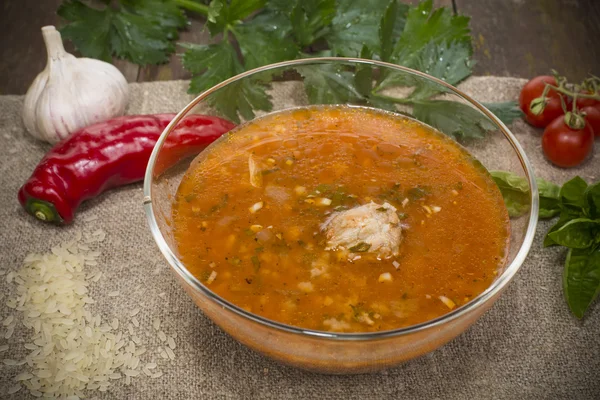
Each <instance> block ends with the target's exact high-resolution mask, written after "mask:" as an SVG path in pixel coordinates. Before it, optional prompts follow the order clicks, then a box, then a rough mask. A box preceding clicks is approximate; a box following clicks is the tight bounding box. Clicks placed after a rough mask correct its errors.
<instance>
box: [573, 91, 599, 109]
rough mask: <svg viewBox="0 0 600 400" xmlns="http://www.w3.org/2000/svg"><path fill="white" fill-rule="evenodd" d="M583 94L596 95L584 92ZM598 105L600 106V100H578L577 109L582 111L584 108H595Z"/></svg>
mask: <svg viewBox="0 0 600 400" xmlns="http://www.w3.org/2000/svg"><path fill="white" fill-rule="evenodd" d="M582 93H586V94H594V92H582ZM597 104H600V102H599V101H598V100H594V99H577V108H578V109H580V110H581V109H582V108H583V107H588V106H595V105H597Z"/></svg>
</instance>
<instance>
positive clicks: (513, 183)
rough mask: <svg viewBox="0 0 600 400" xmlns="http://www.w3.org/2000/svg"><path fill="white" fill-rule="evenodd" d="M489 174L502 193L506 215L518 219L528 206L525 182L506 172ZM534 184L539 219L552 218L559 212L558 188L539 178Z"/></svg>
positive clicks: (527, 189) (523, 179)
mask: <svg viewBox="0 0 600 400" xmlns="http://www.w3.org/2000/svg"><path fill="white" fill-rule="evenodd" d="M490 174H491V175H492V178H493V179H494V182H496V185H498V188H499V189H500V192H501V193H502V197H503V198H504V204H506V209H507V210H508V215H509V216H511V217H519V216H521V215H523V214H524V213H526V212H527V211H528V210H529V204H530V199H529V184H528V183H527V180H526V179H525V178H523V177H520V176H517V175H515V174H513V173H512V172H508V171H491V172H490ZM536 182H537V184H538V192H539V199H540V212H539V215H540V218H552V217H554V216H555V215H557V214H558V213H559V212H560V203H559V201H558V194H559V191H560V187H559V186H558V185H555V184H554V183H552V182H548V181H546V180H544V179H541V178H537V179H536Z"/></svg>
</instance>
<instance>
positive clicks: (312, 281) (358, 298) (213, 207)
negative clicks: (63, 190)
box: [173, 106, 509, 332]
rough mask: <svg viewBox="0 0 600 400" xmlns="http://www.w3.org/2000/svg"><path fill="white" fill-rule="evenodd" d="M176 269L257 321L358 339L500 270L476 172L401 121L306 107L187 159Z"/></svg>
mask: <svg viewBox="0 0 600 400" xmlns="http://www.w3.org/2000/svg"><path fill="white" fill-rule="evenodd" d="M173 223H174V234H175V241H176V243H177V246H178V251H179V255H180V257H181V259H182V261H183V263H184V264H185V266H186V268H188V270H189V271H190V272H191V273H192V274H193V275H194V276H195V277H197V278H198V279H199V280H200V281H201V282H202V283H203V284H205V285H207V287H208V288H210V290H212V291H213V292H215V293H216V294H218V295H220V296H222V297H223V298H225V299H226V300H228V301H230V302H232V303H234V304H236V305H238V306H240V307H242V308H244V309H246V310H247V311H250V312H252V313H255V314H258V315H261V316H263V317H266V318H269V319H272V320H275V321H279V322H282V323H285V324H289V325H294V326H298V327H304V328H309V329H316V330H326V331H341V332H370V331H381V330H391V329H397V328H401V327H405V326H409V325H414V324H418V323H421V322H424V321H427V320H430V319H433V318H436V317H439V316H441V315H443V314H445V313H447V312H449V311H450V310H452V309H453V308H455V307H458V306H460V305H462V304H465V303H467V302H468V301H470V300H471V299H473V298H474V297H476V296H477V295H478V294H480V293H481V292H482V291H484V290H485V289H486V288H487V287H488V286H489V285H490V284H491V282H492V281H493V280H494V278H495V276H496V275H497V273H498V272H499V271H500V270H501V269H502V267H503V266H504V263H505V259H506V254H507V246H508V238H509V219H508V213H507V211H506V208H505V206H504V203H503V200H502V196H501V194H500V192H499V190H498V188H497V187H496V185H495V184H494V182H493V180H492V179H491V178H490V176H489V175H488V173H487V171H486V170H485V169H484V168H483V167H482V166H481V164H480V163H479V162H478V161H477V160H475V159H474V158H473V157H472V156H471V155H470V154H469V153H468V152H466V151H465V150H464V149H463V148H462V147H460V146H459V145H458V144H456V143H455V142H453V141H452V140H450V139H449V138H447V137H446V136H444V135H442V134H440V133H439V132H437V131H435V130H433V129H432V128H430V127H428V126H426V125H423V124H421V123H419V122H417V121H415V120H412V119H409V118H406V117H403V116H401V115H397V114H393V113H387V112H382V111H378V110H373V109H369V108H362V107H348V106H319V107H307V108H300V109H293V110H288V111H284V112H279V113H274V114H270V115H267V116H264V117H262V118H259V119H256V120H254V121H251V122H249V123H246V124H244V125H242V126H240V127H238V128H236V129H235V130H234V131H232V132H231V133H230V134H228V135H227V136H226V137H224V138H223V139H222V140H220V141H219V142H217V143H215V144H214V145H212V146H211V147H210V148H208V149H207V150H206V151H205V152H203V153H201V154H200V155H199V156H198V157H197V159H196V160H194V162H193V163H192V165H191V166H190V168H189V169H188V171H187V172H186V174H185V176H184V178H183V180H182V181H181V184H180V186H179V189H178V192H177V195H176V198H175V200H174V206H173Z"/></svg>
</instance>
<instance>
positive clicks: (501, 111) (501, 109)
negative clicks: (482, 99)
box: [483, 101, 523, 125]
mask: <svg viewBox="0 0 600 400" xmlns="http://www.w3.org/2000/svg"><path fill="white" fill-rule="evenodd" d="M483 105H484V106H485V108H487V109H488V110H490V111H491V112H493V113H494V115H495V116H496V117H498V119H499V120H500V121H502V122H503V123H504V124H506V125H510V124H512V122H513V121H514V120H515V119H518V118H521V117H522V116H523V112H522V111H521V109H520V108H519V104H518V103H517V102H516V101H506V102H503V103H483Z"/></svg>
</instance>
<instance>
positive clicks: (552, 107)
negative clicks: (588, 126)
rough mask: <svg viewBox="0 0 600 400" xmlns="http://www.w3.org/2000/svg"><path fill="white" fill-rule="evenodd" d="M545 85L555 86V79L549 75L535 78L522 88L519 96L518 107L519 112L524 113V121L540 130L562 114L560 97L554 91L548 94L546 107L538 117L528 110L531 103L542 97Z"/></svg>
mask: <svg viewBox="0 0 600 400" xmlns="http://www.w3.org/2000/svg"><path fill="white" fill-rule="evenodd" d="M546 83H549V84H551V85H553V86H556V79H554V77H553V76H549V75H542V76H538V77H535V78H533V79H532V80H530V81H529V82H527V83H526V84H525V86H523V89H521V94H520V95H519V106H520V107H521V111H523V113H525V120H526V121H527V122H529V123H530V124H531V125H533V126H537V127H540V128H543V127H545V126H548V124H549V123H550V122H552V121H553V120H555V119H556V118H557V117H559V116H561V115H563V114H564V111H563V109H562V105H561V103H560V95H559V93H557V92H555V91H554V90H550V91H549V92H548V94H547V96H546V97H547V98H548V101H547V103H546V107H545V108H544V111H543V112H542V113H541V114H540V115H535V114H533V112H531V109H530V108H529V106H530V104H531V101H532V100H533V99H536V98H538V97H541V96H542V92H543V91H544V88H545V87H546Z"/></svg>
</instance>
